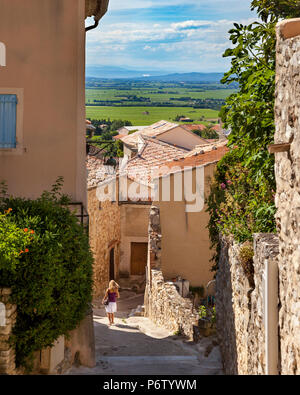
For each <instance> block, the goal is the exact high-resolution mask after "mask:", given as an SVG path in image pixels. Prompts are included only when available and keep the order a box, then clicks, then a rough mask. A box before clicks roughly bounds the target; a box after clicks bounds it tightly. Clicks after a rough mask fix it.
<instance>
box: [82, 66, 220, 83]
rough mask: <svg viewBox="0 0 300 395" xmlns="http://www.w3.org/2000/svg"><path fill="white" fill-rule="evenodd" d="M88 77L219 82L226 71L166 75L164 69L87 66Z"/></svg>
mask: <svg viewBox="0 0 300 395" xmlns="http://www.w3.org/2000/svg"><path fill="white" fill-rule="evenodd" d="M86 76H87V79H90V78H97V79H138V80H144V81H157V82H185V83H186V82H198V83H201V82H202V83H219V82H220V80H221V79H222V78H223V76H224V73H196V72H193V73H175V74H167V75H164V73H163V72H162V71H137V70H127V69H123V68H120V67H110V66H87V69H86Z"/></svg>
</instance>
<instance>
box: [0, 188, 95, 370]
mask: <svg viewBox="0 0 300 395" xmlns="http://www.w3.org/2000/svg"><path fill="white" fill-rule="evenodd" d="M66 203H68V201H67V199H66V198H65V197H63V196H60V195H59V184H57V185H56V186H54V188H53V189H52V191H51V192H46V193H44V194H43V195H42V196H41V197H40V198H39V199H37V200H30V199H21V198H2V199H1V203H0V204H1V210H2V211H3V210H7V209H12V210H11V212H10V219H11V221H13V222H14V224H15V225H14V226H16V227H17V228H19V229H24V228H28V229H32V230H34V237H33V238H32V240H31V244H30V248H28V250H29V251H28V253H26V254H22V255H20V256H19V258H18V264H17V265H15V267H16V270H15V271H13V272H12V271H8V270H5V268H3V266H2V267H1V269H0V286H7V287H11V288H12V302H13V303H15V304H16V305H17V322H16V326H15V328H14V331H13V335H12V337H11V339H10V341H11V342H12V343H13V344H14V345H15V348H16V362H17V365H18V366H19V365H23V366H27V367H30V361H31V357H32V355H33V353H34V352H35V351H38V350H41V349H43V348H44V347H48V346H51V345H53V343H54V341H55V340H56V339H57V338H58V337H59V336H60V335H66V336H67V335H68V333H69V332H70V331H71V330H73V329H75V328H76V326H77V324H78V323H79V322H80V321H81V320H82V319H83V318H84V316H85V313H86V311H87V307H88V304H89V303H90V302H91V295H92V264H93V258H92V254H91V251H90V247H89V240H88V236H87V234H86V232H85V230H84V229H83V227H82V226H81V225H80V224H79V223H78V220H77V218H76V216H75V215H74V214H72V213H71V212H70V211H69V209H68V208H67V207H66V206H64V204H66ZM0 232H2V229H0ZM26 233H27V232H26ZM0 237H2V236H0ZM18 249H19V245H18V246H17V250H18ZM12 262H13V260H12Z"/></svg>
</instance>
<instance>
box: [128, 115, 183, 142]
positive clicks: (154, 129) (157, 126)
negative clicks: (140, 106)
mask: <svg viewBox="0 0 300 395" xmlns="http://www.w3.org/2000/svg"><path fill="white" fill-rule="evenodd" d="M177 126H179V125H178V124H177V123H172V122H167V121H159V122H156V123H154V124H153V125H150V126H148V127H147V128H145V129H142V130H139V131H137V132H135V133H132V134H129V135H128V136H125V137H123V138H122V139H121V140H122V141H123V143H124V144H127V145H130V146H135V145H136V144H137V141H138V137H139V136H140V135H141V134H142V135H143V136H148V137H155V136H159V135H160V134H162V133H165V132H167V131H169V130H171V129H174V128H176V127H177Z"/></svg>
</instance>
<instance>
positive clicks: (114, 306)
mask: <svg viewBox="0 0 300 395" xmlns="http://www.w3.org/2000/svg"><path fill="white" fill-rule="evenodd" d="M105 310H106V312H107V313H110V314H112V313H115V312H116V311H117V303H116V302H109V303H108V305H107V306H105Z"/></svg>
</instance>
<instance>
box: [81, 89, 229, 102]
mask: <svg viewBox="0 0 300 395" xmlns="http://www.w3.org/2000/svg"><path fill="white" fill-rule="evenodd" d="M233 92H235V90H234V89H210V90H203V91H201V89H195V90H192V89H186V88H178V87H172V88H163V89H160V90H159V89H157V88H156V87H153V88H148V89H145V88H132V89H128V90H125V89H122V90H119V89H105V88H98V89H93V88H90V89H86V103H87V104H88V103H93V100H103V101H104V100H121V99H124V98H126V97H127V96H129V95H136V96H137V97H147V98H149V99H150V100H151V102H159V101H169V100H170V98H171V97H172V98H174V99H176V98H178V99H179V98H181V97H184V96H189V97H191V98H192V99H226V98H227V97H228V96H229V95H231V94H232V93H233ZM175 101H176V100H175Z"/></svg>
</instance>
